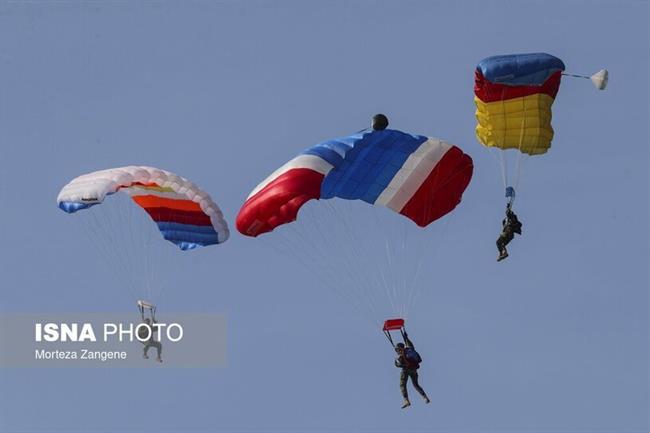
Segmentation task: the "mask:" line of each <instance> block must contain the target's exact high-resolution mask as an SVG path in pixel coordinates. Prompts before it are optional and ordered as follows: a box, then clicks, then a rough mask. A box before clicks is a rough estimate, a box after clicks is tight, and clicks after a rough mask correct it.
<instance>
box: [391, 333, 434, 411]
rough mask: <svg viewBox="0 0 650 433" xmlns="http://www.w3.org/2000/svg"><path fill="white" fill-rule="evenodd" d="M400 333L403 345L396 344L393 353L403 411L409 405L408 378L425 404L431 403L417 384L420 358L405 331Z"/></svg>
mask: <svg viewBox="0 0 650 433" xmlns="http://www.w3.org/2000/svg"><path fill="white" fill-rule="evenodd" d="M400 332H401V333H402V339H403V340H404V343H397V344H396V345H395V352H396V353H397V358H395V367H397V368H401V369H402V371H401V373H400V378H399V388H400V390H401V391H402V397H404V403H403V404H402V409H405V408H407V407H409V406H410V405H411V401H410V400H409V396H408V390H407V389H406V382H408V379H409V377H410V378H411V383H412V384H413V387H414V388H415V390H416V391H417V392H418V393H420V395H421V396H422V398H423V399H424V402H425V403H431V400H429V397H427V394H426V392H424V389H422V387H421V386H420V384H419V383H418V368H420V363H421V362H422V358H421V357H420V355H419V354H418V353H417V352H416V351H415V346H414V345H413V342H412V341H411V340H410V339H409V337H408V334H407V333H406V331H405V330H403V329H400Z"/></svg>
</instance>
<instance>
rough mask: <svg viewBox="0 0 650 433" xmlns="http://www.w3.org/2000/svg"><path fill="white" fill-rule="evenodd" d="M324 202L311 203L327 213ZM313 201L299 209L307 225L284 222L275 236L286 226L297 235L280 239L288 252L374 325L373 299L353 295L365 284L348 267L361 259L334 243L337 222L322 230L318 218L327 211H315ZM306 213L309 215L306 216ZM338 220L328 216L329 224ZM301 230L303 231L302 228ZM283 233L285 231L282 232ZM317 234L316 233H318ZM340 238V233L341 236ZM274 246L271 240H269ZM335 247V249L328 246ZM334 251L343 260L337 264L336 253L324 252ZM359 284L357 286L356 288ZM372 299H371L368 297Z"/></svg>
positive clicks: (324, 217)
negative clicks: (327, 230)
mask: <svg viewBox="0 0 650 433" xmlns="http://www.w3.org/2000/svg"><path fill="white" fill-rule="evenodd" d="M323 203H325V201H324V200H322V201H319V203H313V205H319V211H322V210H323V209H328V210H329V211H330V213H332V212H333V210H332V209H329V208H327V207H325V206H322V204H323ZM311 205H312V204H308V205H307V206H305V207H303V208H302V209H301V214H302V215H301V219H302V220H303V223H307V222H309V223H310V224H287V225H285V226H282V227H279V228H277V229H276V230H275V231H277V232H278V233H277V234H278V235H280V234H283V233H282V229H283V228H285V227H286V228H287V231H290V232H291V233H293V237H294V239H295V238H297V239H298V241H295V240H294V241H293V242H291V241H290V240H289V239H287V238H286V237H284V236H283V241H284V243H285V244H286V247H287V248H286V251H282V253H285V254H286V252H287V251H289V252H290V253H291V255H293V256H295V257H296V258H297V259H298V260H299V261H300V262H301V263H302V264H303V266H304V267H305V268H306V269H307V270H309V271H311V272H312V273H313V274H314V275H315V276H316V277H318V279H319V280H321V282H323V283H324V284H325V285H326V286H328V287H330V288H331V289H332V291H333V292H334V293H335V294H337V295H338V296H340V297H341V298H342V299H343V300H344V301H346V303H348V304H349V305H351V306H353V308H354V309H355V310H357V311H358V312H361V313H363V314H362V315H363V316H364V317H366V318H367V319H368V320H369V321H370V322H371V323H372V324H373V326H374V325H376V323H375V321H374V320H372V318H374V317H376V308H375V306H374V303H373V302H369V303H362V302H360V301H359V298H360V296H356V297H355V296H352V295H353V293H357V295H359V293H360V292H361V291H362V289H361V288H362V287H363V286H364V284H367V282H365V281H364V280H363V279H361V280H360V279H359V277H358V276H355V272H354V269H351V266H352V264H353V263H354V262H355V260H356V261H358V260H359V259H360V257H359V255H358V254H354V255H356V256H357V257H354V255H351V254H350V253H349V251H348V250H346V248H341V246H342V245H341V244H340V243H339V245H334V243H335V242H336V239H335V237H336V235H337V233H336V231H337V230H336V229H337V228H338V229H339V230H340V229H341V226H340V224H338V225H337V227H333V228H332V232H330V233H328V234H327V235H326V234H324V232H323V227H326V226H327V225H326V224H325V223H324V222H321V221H319V219H324V220H325V221H326V216H327V215H326V214H327V212H325V213H324V214H325V215H322V214H323V212H315V211H314V210H313V209H312V206H311ZM305 213H307V214H308V215H305ZM340 221H341V220H340V219H337V218H330V221H329V222H330V223H334V222H340ZM303 230H304V231H303ZM285 233H286V232H285ZM317 235H318V236H317ZM340 237H341V236H340ZM347 241H348V242H347V243H348V244H349V243H354V242H350V239H349V238H347ZM271 245H273V243H271ZM332 246H334V249H332V248H331V247H332ZM328 250H329V251H336V252H337V254H340V256H338V258H339V259H342V260H343V261H342V263H337V262H336V261H335V260H334V259H336V258H337V257H336V256H327V254H326V252H327V251H328ZM357 287H359V288H357ZM371 301H372V300H371Z"/></svg>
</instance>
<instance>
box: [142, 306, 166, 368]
mask: <svg viewBox="0 0 650 433" xmlns="http://www.w3.org/2000/svg"><path fill="white" fill-rule="evenodd" d="M143 323H144V324H146V325H147V328H149V329H148V330H147V329H146V328H143V327H140V328H139V333H140V338H146V336H147V335H149V338H148V339H147V340H144V341H142V340H140V342H141V343H142V344H144V347H143V348H142V357H143V358H144V359H149V355H148V354H147V352H149V349H150V348H152V347H155V348H156V361H158V362H162V358H161V354H162V343H161V342H160V341H156V339H155V338H154V335H155V331H154V329H153V327H152V326H151V325H152V324H154V323H158V322H156V319H155V318H154V319H153V320H152V319H150V318H148V317H147V318H145V319H144V322H143Z"/></svg>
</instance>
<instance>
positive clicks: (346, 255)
mask: <svg viewBox="0 0 650 433" xmlns="http://www.w3.org/2000/svg"><path fill="white" fill-rule="evenodd" d="M346 203H347V202H346V201H345V200H336V204H335V203H334V200H332V202H330V201H329V200H323V201H322V204H321V206H323V208H324V210H325V211H324V212H316V211H315V210H314V209H312V213H314V214H317V215H318V217H316V216H314V217H313V218H312V219H313V220H314V221H315V222H316V228H317V229H318V230H319V232H320V234H321V237H322V238H324V239H325V240H326V241H328V243H329V247H328V250H329V251H336V255H337V256H338V257H339V258H340V259H342V261H343V262H342V264H341V265H339V266H335V265H333V266H332V271H331V272H330V273H331V274H332V275H338V274H339V269H344V270H345V271H346V273H347V278H343V280H342V281H341V284H340V285H339V286H340V290H342V291H343V292H345V293H349V292H353V293H354V294H355V297H356V300H355V302H356V303H357V304H359V305H363V304H364V303H363V302H362V299H363V298H364V296H365V299H366V300H367V301H368V302H367V306H366V308H367V309H369V310H370V311H371V314H372V316H375V315H376V314H377V306H376V304H375V298H374V296H373V290H372V283H371V282H370V281H369V279H368V278H367V277H365V276H364V275H363V273H362V272H360V270H361V269H363V264H362V262H361V259H362V258H363V257H364V255H363V254H362V252H361V251H359V250H358V248H357V246H358V244H359V243H360V242H358V240H359V239H358V236H357V235H356V234H355V231H354V230H353V229H351V228H350V226H349V222H348V218H347V216H346V215H347V214H348V212H343V213H341V212H338V210H337V208H336V206H337V205H338V206H345V205H346ZM334 222H337V223H338V224H335V226H334V227H332V229H331V230H330V231H329V233H330V235H329V236H328V235H326V234H325V233H324V231H323V230H322V228H323V227H327V225H328V223H329V224H334ZM341 230H342V231H341ZM336 238H338V240H337V239H336ZM339 254H340V256H339ZM330 261H331V258H330Z"/></svg>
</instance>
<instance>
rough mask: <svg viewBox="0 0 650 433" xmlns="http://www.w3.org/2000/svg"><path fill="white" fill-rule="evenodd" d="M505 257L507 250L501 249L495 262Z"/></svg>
mask: <svg viewBox="0 0 650 433" xmlns="http://www.w3.org/2000/svg"><path fill="white" fill-rule="evenodd" d="M506 257H508V251H507V250H503V251H501V254H499V257H497V262H500V261H501V260H503V259H505V258H506Z"/></svg>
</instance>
